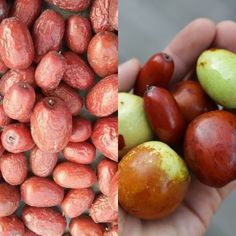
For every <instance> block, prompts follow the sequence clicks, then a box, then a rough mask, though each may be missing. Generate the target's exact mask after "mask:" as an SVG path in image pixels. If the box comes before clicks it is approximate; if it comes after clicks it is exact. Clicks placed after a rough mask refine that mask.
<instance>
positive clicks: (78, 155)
mask: <svg viewBox="0 0 236 236" xmlns="http://www.w3.org/2000/svg"><path fill="white" fill-rule="evenodd" d="M63 154H64V157H65V159H67V160H68V161H72V162H75V163H79V164H91V163H92V162H93V161H94V160H95V157H96V148H95V147H94V145H93V144H91V143H89V142H81V143H71V142H70V143H68V144H67V146H66V147H65V149H64V150H63Z"/></svg>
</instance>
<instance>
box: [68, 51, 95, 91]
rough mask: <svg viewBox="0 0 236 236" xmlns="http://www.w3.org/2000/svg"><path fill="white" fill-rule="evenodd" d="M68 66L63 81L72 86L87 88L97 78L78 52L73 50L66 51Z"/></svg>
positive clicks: (81, 88)
mask: <svg viewBox="0 0 236 236" xmlns="http://www.w3.org/2000/svg"><path fill="white" fill-rule="evenodd" d="M63 55H64V57H65V58H66V62H67V68H66V71H65V74H64V77H63V81H64V82H65V83H66V84H68V85H70V86H71V87H72V88H77V89H80V90H86V89H88V88H90V87H91V86H92V85H93V83H94V79H95V75H94V72H93V71H92V69H91V68H90V67H89V66H88V65H87V63H86V62H85V61H84V60H83V59H82V58H81V57H80V56H78V55H77V54H75V53H73V52H70V51H68V52H65V53H64V54H63Z"/></svg>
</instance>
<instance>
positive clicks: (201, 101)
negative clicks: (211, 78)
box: [171, 80, 217, 123]
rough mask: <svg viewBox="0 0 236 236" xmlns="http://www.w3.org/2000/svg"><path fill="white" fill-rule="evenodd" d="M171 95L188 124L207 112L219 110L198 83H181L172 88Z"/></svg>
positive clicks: (187, 81)
mask: <svg viewBox="0 0 236 236" xmlns="http://www.w3.org/2000/svg"><path fill="white" fill-rule="evenodd" d="M171 93H172V95H173V97H174V98H175V100H176V102H177V103H178V106H179V108H180V110H181V113H182V114H183V116H184V119H185V121H186V122H187V123H189V122H191V121H192V120H193V119H194V118H196V117H197V116H199V115H201V114H203V113H205V112H207V111H212V110H217V106H216V104H215V103H214V102H213V101H212V100H210V98H209V97H208V96H207V94H206V93H205V92H204V90H203V89H202V87H201V86H200V84H199V83H198V82H196V81H192V80H184V81H181V82H179V83H177V84H175V85H174V86H173V87H172V89H171Z"/></svg>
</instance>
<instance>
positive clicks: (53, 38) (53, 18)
mask: <svg viewBox="0 0 236 236" xmlns="http://www.w3.org/2000/svg"><path fill="white" fill-rule="evenodd" d="M64 31H65V21H64V18H63V17H62V15H60V14H59V13H57V12H55V11H53V10H50V9H48V10H45V11H44V12H43V13H42V14H41V15H40V16H39V18H38V19H37V20H36V21H35V24H34V27H33V32H32V36H33V40H34V45H35V53H36V58H35V61H39V60H40V59H41V58H42V56H43V55H45V54H46V53H47V52H49V51H51V50H55V51H57V50H59V49H60V47H61V44H62V39H63V36H64Z"/></svg>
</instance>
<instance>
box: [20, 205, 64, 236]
mask: <svg viewBox="0 0 236 236" xmlns="http://www.w3.org/2000/svg"><path fill="white" fill-rule="evenodd" d="M22 219H23V221H24V223H25V225H26V227H27V228H28V229H30V230H31V231H33V232H34V233H36V234H38V235H44V236H52V235H62V234H63V233H64V232H65V229H66V220H65V218H64V217H63V216H62V215H61V214H60V213H59V212H58V211H56V210H54V209H53V208H37V207H25V208H24V209H23V211H22ZM49 219H50V220H49Z"/></svg>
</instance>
